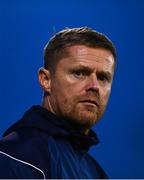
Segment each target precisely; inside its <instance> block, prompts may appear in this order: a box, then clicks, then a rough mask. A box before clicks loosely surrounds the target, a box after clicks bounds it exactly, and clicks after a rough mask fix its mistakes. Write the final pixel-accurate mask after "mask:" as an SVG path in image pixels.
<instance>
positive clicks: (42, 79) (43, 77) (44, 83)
mask: <svg viewBox="0 0 144 180" xmlns="http://www.w3.org/2000/svg"><path fill="white" fill-rule="evenodd" d="M38 79H39V83H40V85H41V87H42V88H43V90H44V92H47V93H48V94H50V91H51V77H50V71H49V70H47V69H45V68H40V69H39V71H38Z"/></svg>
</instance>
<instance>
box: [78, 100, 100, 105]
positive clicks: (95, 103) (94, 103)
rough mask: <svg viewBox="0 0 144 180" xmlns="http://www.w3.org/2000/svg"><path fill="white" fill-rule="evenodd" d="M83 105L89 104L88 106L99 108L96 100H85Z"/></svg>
mask: <svg viewBox="0 0 144 180" xmlns="http://www.w3.org/2000/svg"><path fill="white" fill-rule="evenodd" d="M81 103H87V104H91V105H94V106H99V104H98V102H97V101H96V100H90V99H88V100H83V101H81Z"/></svg>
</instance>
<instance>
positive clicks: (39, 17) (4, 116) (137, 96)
mask: <svg viewBox="0 0 144 180" xmlns="http://www.w3.org/2000/svg"><path fill="white" fill-rule="evenodd" d="M81 26H89V27H92V28H94V29H96V30H98V31H100V32H103V33H105V34H106V35H107V36H108V37H109V38H110V39H111V40H112V41H113V42H114V44H115V45H116V48H117V52H118V60H117V61H118V64H117V68H116V74H115V78H114V82H113V88H112V94H111V97H110V101H109V104H108V108H107V110H106V113H105V115H104V116H103V118H102V120H101V121H100V123H98V124H97V125H96V126H95V127H94V129H95V130H96V132H97V134H98V136H99V138H100V141H101V143H100V144H99V145H97V146H96V147H94V148H92V149H91V151H90V153H91V154H92V155H93V156H94V157H95V158H96V159H97V160H98V162H99V163H100V164H101V165H102V167H103V168H104V169H105V171H106V172H107V174H108V175H109V177H110V178H144V105H143V102H144V80H143V71H144V45H143V44H144V35H143V33H144V1H143V0H125V1H122V0H1V1H0V136H2V134H3V132H4V131H5V130H6V129H7V128H8V127H9V126H10V125H11V124H13V123H14V122H15V121H16V120H18V119H20V117H21V116H22V115H23V113H24V111H25V110H27V109H28V108H29V107H30V106H31V105H33V104H40V103H41V97H42V96H41V95H42V91H41V89H40V87H39V84H38V80H37V70H38V68H39V67H40V66H42V65H43V56H42V54H43V48H44V45H45V44H46V42H47V40H48V39H49V38H50V37H51V36H52V35H53V34H54V33H55V32H57V31H59V30H61V29H63V28H65V27H81Z"/></svg>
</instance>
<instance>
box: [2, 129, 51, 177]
mask: <svg viewBox="0 0 144 180" xmlns="http://www.w3.org/2000/svg"><path fill="white" fill-rule="evenodd" d="M47 140H48V135H46V134H45V133H44V132H41V131H39V130H36V129H33V128H25V129H21V130H18V131H15V132H12V133H10V134H9V135H7V136H5V137H4V138H2V139H1V140H0V169H1V167H4V166H3V163H4V165H5V166H6V167H7V168H6V169H7V170H8V169H9V171H8V172H9V173H10V174H9V176H7V174H6V173H4V172H3V173H4V175H5V176H4V177H15V176H13V175H12V176H11V173H12V171H13V170H14V171H15V170H16V169H19V170H22V169H25V172H26V173H28V175H26V176H24V177H30V178H31V174H33V171H34V174H37V173H38V174H39V172H40V170H42V171H43V169H44V165H45V160H46V159H47V158H48V156H47V155H48V153H47ZM47 162H49V161H47ZM47 166H48V165H47ZM3 169H5V168H3ZM30 172H31V173H30ZM29 173H30V174H29ZM16 174H19V172H18V171H17V172H16ZM22 174H23V173H22V172H21V173H20V176H19V175H18V177H22ZM40 174H42V173H40ZM1 176H2V173H0V178H1ZM33 177H37V178H39V176H32V178H33Z"/></svg>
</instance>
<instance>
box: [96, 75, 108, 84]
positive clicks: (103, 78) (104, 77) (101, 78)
mask: <svg viewBox="0 0 144 180" xmlns="http://www.w3.org/2000/svg"><path fill="white" fill-rule="evenodd" d="M98 80H100V81H102V82H109V81H110V79H109V77H107V76H106V75H104V74H99V75H98Z"/></svg>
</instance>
